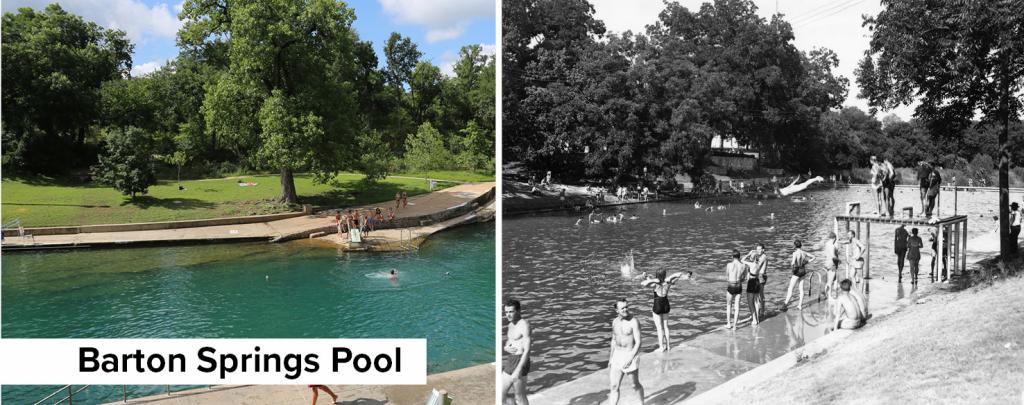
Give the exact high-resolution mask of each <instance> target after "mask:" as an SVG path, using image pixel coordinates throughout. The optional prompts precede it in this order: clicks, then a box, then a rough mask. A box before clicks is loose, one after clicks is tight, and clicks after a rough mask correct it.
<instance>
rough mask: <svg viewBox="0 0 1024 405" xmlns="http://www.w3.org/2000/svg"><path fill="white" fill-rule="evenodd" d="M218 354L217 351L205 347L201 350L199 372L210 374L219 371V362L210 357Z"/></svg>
mask: <svg viewBox="0 0 1024 405" xmlns="http://www.w3.org/2000/svg"><path fill="white" fill-rule="evenodd" d="M216 352H217V350H216V349H214V348H212V347H209V346H204V347H203V348H201V349H199V368H198V370H199V371H202V372H204V373H209V372H211V371H213V370H216V369H217V360H214V359H213V357H209V355H211V354H214V353H216ZM207 364H208V365H207Z"/></svg>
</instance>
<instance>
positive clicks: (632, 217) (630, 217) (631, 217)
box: [629, 215, 640, 219]
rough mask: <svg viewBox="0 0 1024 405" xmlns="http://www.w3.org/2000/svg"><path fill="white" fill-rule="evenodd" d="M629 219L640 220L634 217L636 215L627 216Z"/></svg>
mask: <svg viewBox="0 0 1024 405" xmlns="http://www.w3.org/2000/svg"><path fill="white" fill-rule="evenodd" d="M629 219H640V217H638V216H636V215H630V216H629Z"/></svg>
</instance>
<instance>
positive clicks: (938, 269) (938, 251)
mask: <svg viewBox="0 0 1024 405" xmlns="http://www.w3.org/2000/svg"><path fill="white" fill-rule="evenodd" d="M935 232H936V235H935V252H933V256H932V257H934V258H935V266H934V267H932V271H931V275H932V277H931V278H932V282H933V283H934V282H935V280H937V279H938V277H939V276H941V275H942V226H941V225H939V226H936V227H935Z"/></svg>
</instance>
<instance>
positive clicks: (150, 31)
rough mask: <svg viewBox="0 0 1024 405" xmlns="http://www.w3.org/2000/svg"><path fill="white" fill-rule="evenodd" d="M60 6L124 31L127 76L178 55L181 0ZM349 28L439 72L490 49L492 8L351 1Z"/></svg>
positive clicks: (7, 7) (488, 0) (17, 3)
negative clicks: (394, 35)
mask: <svg viewBox="0 0 1024 405" xmlns="http://www.w3.org/2000/svg"><path fill="white" fill-rule="evenodd" d="M53 2H54V1H53V0H5V1H3V3H2V9H3V11H4V12H5V13H6V12H16V11H17V9H18V8H19V7H32V8H35V9H42V8H44V7H46V5H47V4H49V3H53ZM58 3H60V5H61V7H63V8H64V9H65V10H68V11H69V12H72V13H75V14H78V15H80V16H82V17H83V18H85V19H87V20H90V21H94V22H96V23H97V24H100V25H102V26H105V27H111V28H119V29H122V30H124V31H125V32H127V33H128V37H129V39H131V41H132V43H133V44H135V53H134V55H133V57H132V66H133V67H132V74H135V75H137V74H143V73H147V72H151V71H153V70H155V69H156V68H158V67H159V66H161V65H163V64H164V63H165V62H166V61H167V60H169V59H173V58H174V57H175V56H177V55H178V48H177V47H176V46H175V33H176V32H177V30H178V28H180V27H181V22H180V21H178V19H177V14H178V11H179V10H180V9H181V4H182V1H181V0H171V1H166V0H65V1H59V2H58ZM347 3H348V5H349V7H351V8H353V9H355V11H356V22H355V24H354V26H355V29H356V30H357V31H358V32H359V37H360V38H361V39H362V40H364V41H371V42H373V45H374V48H375V49H376V50H377V54H378V56H379V57H380V59H381V63H383V55H382V52H383V47H384V42H385V41H387V38H388V36H390V35H391V32H398V33H401V34H402V35H404V36H406V37H409V38H412V40H413V42H415V43H416V45H417V46H418V47H419V50H420V52H422V53H423V59H424V60H427V61H430V62H431V63H433V64H435V65H438V66H440V67H441V68H442V70H443V71H445V72H451V66H452V64H453V63H454V62H455V60H456V59H457V58H458V54H459V49H460V48H461V47H463V46H465V45H471V44H479V45H483V46H484V49H485V51H487V52H488V53H490V54H493V53H494V45H495V43H496V42H497V41H496V39H495V38H496V34H495V8H494V1H493V0H432V1H417V0H353V1H349V2H347Z"/></svg>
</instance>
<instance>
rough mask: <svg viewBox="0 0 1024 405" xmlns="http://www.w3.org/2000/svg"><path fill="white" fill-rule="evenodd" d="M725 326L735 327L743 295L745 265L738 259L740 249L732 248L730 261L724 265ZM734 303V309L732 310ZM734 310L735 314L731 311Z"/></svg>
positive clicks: (745, 275) (745, 274)
mask: <svg viewBox="0 0 1024 405" xmlns="http://www.w3.org/2000/svg"><path fill="white" fill-rule="evenodd" d="M725 277H726V279H727V280H728V282H729V285H727V286H726V287H725V327H726V328H733V329H735V328H736V324H737V323H739V321H740V296H742V295H743V281H744V280H746V278H747V265H745V264H743V262H741V261H740V251H739V250H736V249H733V251H732V261H731V262H729V264H727V265H725ZM734 305H735V307H736V309H735V310H733V306H734ZM734 312H735V316H733V313H734Z"/></svg>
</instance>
